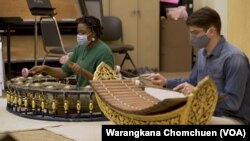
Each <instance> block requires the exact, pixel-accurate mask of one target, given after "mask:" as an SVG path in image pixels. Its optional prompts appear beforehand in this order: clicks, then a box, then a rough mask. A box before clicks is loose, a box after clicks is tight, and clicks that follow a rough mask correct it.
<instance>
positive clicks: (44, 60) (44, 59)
mask: <svg viewBox="0 0 250 141" xmlns="http://www.w3.org/2000/svg"><path fill="white" fill-rule="evenodd" d="M46 57H47V55H45V56H44V58H43V63H42V65H45V62H46Z"/></svg>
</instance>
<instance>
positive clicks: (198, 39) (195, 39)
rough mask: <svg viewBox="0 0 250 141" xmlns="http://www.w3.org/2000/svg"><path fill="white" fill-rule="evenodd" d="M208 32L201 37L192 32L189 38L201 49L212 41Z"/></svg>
mask: <svg viewBox="0 0 250 141" xmlns="http://www.w3.org/2000/svg"><path fill="white" fill-rule="evenodd" d="M207 33H208V31H207ZM207 33H206V34H205V35H203V36H201V37H196V36H195V35H192V34H191V35H190V38H189V41H190V43H191V45H192V46H194V47H197V48H199V49H200V48H205V47H207V45H208V43H209V42H210V38H209V37H208V36H207Z"/></svg>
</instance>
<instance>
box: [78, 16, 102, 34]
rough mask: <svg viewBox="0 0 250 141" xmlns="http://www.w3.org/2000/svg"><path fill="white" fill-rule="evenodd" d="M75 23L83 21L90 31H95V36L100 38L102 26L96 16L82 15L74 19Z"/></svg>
mask: <svg viewBox="0 0 250 141" xmlns="http://www.w3.org/2000/svg"><path fill="white" fill-rule="evenodd" d="M76 22H77V24H79V23H83V24H86V25H87V26H88V27H89V28H90V30H91V31H94V32H95V33H96V37H98V38H100V37H101V35H102V26H101V22H100V20H99V19H98V18H96V17H94V16H83V17H80V18H78V19H76Z"/></svg>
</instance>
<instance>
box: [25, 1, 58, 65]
mask: <svg viewBox="0 0 250 141" xmlns="http://www.w3.org/2000/svg"><path fill="white" fill-rule="evenodd" d="M27 3H28V7H29V9H30V12H31V14H32V15H33V16H35V37H34V59H35V66H36V65H37V34H38V33H37V16H50V17H53V16H54V15H56V13H55V12H54V10H55V8H53V7H52V6H51V3H50V1H49V0H27Z"/></svg>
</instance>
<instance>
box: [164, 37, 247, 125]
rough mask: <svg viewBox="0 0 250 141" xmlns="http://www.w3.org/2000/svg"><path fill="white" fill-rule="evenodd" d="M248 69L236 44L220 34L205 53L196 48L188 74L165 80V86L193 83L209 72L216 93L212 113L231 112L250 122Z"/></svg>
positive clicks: (217, 114)
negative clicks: (180, 77) (216, 96)
mask: <svg viewBox="0 0 250 141" xmlns="http://www.w3.org/2000/svg"><path fill="white" fill-rule="evenodd" d="M249 73H250V70H249V61H248V59H247V57H246V56H245V55H244V53H242V51H240V50H239V49H238V48H236V47H235V46H233V45H232V44H230V43H228V42H227V41H226V40H225V38H224V37H223V36H221V39H220V41H219V42H218V44H217V45H216V47H215V48H214V49H213V51H212V53H211V54H209V55H208V54H207V52H206V50H205V49H200V50H199V52H198V54H197V61H196V63H195V65H194V67H193V69H192V72H191V75H190V77H189V78H183V79H174V80H168V82H167V88H174V87H175V86H177V85H178V84H181V83H183V82H188V83H190V84H192V85H194V86H196V85H197V83H198V82H199V81H200V80H202V79H203V78H204V77H205V76H207V75H209V76H210V77H211V78H213V80H214V81H215V84H216V86H217V89H218V93H219V95H220V96H223V97H224V98H223V99H222V100H220V102H219V103H218V105H217V107H216V110H215V113H214V115H215V116H231V117H235V118H239V119H241V120H242V121H243V122H245V123H246V124H250V82H249V81H250V74H249Z"/></svg>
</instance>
